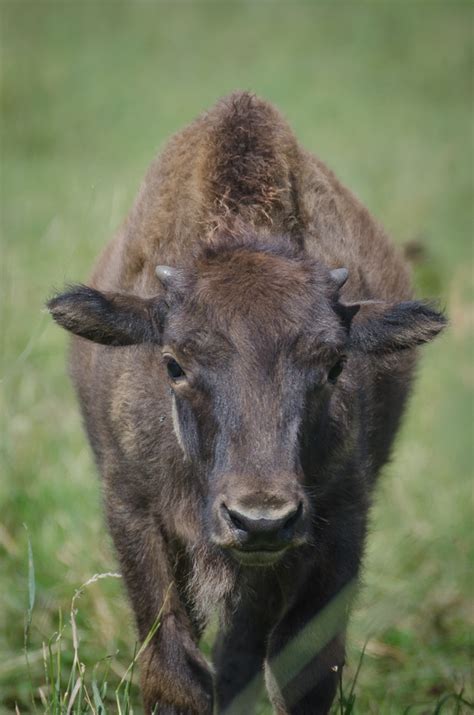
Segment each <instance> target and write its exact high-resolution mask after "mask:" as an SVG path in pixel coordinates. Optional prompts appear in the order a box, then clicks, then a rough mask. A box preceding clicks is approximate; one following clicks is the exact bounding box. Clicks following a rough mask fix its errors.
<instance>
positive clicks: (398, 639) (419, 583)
mask: <svg viewBox="0 0 474 715" xmlns="http://www.w3.org/2000/svg"><path fill="white" fill-rule="evenodd" d="M0 15H1V17H0V19H1V53H2V57H1V59H2V73H3V77H2V79H3V83H2V88H3V92H2V121H1V126H0V131H1V151H2V157H1V158H2V168H1V172H2V173H1V229H2V247H1V262H0V291H1V293H0V295H1V307H0V324H1V336H0V361H1V365H0V369H1V375H2V382H1V401H2V408H1V423H0V440H1V443H0V455H1V456H0V459H1V464H0V550H1V556H0V558H1V567H0V594H1V596H0V603H1V605H0V703H1V704H0V710H1V712H2V713H3V712H5V713H7V712H12V711H14V708H15V703H16V704H17V705H18V708H19V710H20V712H22V713H23V712H29V711H32V710H33V705H32V694H33V693H34V696H35V703H36V708H37V711H38V712H42V710H43V709H44V706H43V705H42V704H41V696H40V694H39V690H38V688H39V687H42V688H43V691H42V692H43V697H44V698H45V700H46V702H50V703H52V702H53V700H52V698H53V699H54V697H56V696H55V695H54V687H53V689H52V690H51V689H50V690H49V691H48V689H47V688H46V687H45V683H47V682H48V679H49V681H51V679H52V681H53V684H54V683H57V682H58V677H57V676H58V669H59V672H60V673H61V678H60V681H61V682H60V683H59V684H58V688H59V690H58V691H57V692H62V693H63V694H64V692H65V688H66V687H67V682H68V679H69V678H70V675H71V673H72V672H73V670H74V668H75V669H76V670H75V671H74V672H75V675H76V679H77V674H78V672H79V671H78V668H79V666H78V664H77V661H76V662H75V660H74V653H75V651H74V646H73V638H72V631H71V625H70V622H69V614H70V608H71V599H72V597H73V595H74V593H75V592H76V590H77V588H78V587H79V586H80V584H83V583H85V582H87V581H88V580H89V579H90V578H91V576H92V575H94V574H96V573H104V572H110V571H115V569H116V562H115V559H114V556H113V553H112V549H111V547H110V543H109V539H108V536H107V535H106V532H105V529H104V525H103V521H102V517H101V508H100V488H99V484H98V481H97V479H96V475H95V469H94V466H93V463H92V459H91V456H90V453H89V450H88V447H87V445H86V441H85V438H84V436H83V433H82V431H81V425H80V419H79V416H78V411H77V407H76V404H75V401H74V397H73V394H72V389H71V386H70V384H69V382H68V379H67V375H66V369H65V354H66V349H67V348H66V346H67V340H66V337H65V335H64V334H63V333H62V332H61V331H60V330H58V329H57V328H55V327H54V326H53V325H52V324H51V321H50V320H49V318H48V316H47V315H45V314H44V313H43V312H42V305H43V303H44V301H45V299H46V297H47V296H48V295H49V294H50V293H51V291H52V289H53V287H60V286H61V285H62V284H63V283H64V282H66V281H77V280H86V279H87V275H88V273H89V271H90V267H91V265H92V262H93V260H94V258H95V257H96V256H97V254H98V252H99V251H100V249H101V247H102V246H103V245H104V243H105V242H106V240H107V239H108V238H109V237H110V235H111V234H112V232H113V230H114V229H115V228H116V227H117V225H118V224H119V223H120V221H121V219H122V218H123V217H124V216H125V214H126V212H127V210H128V208H129V206H130V203H131V201H132V199H133V196H134V194H135V193H136V191H137V187H138V185H139V182H140V180H141V178H142V176H143V173H144V171H145V169H146V166H147V164H148V163H149V161H150V160H151V158H152V155H153V154H154V152H155V151H156V150H157V149H158V148H159V147H160V146H162V145H163V142H164V141H165V139H166V137H167V136H169V134H170V133H172V132H173V131H175V130H176V129H178V128H179V127H181V126H183V125H184V124H186V123H187V122H188V121H189V120H190V119H191V118H193V117H194V116H195V115H196V114H197V113H198V112H200V111H201V110H202V109H204V108H206V107H207V106H209V105H210V104H212V103H213V102H214V101H215V99H216V98H217V97H219V96H221V95H223V94H225V93H227V92H229V91H231V90H233V89H235V88H249V89H251V90H254V91H256V92H257V93H259V94H261V95H263V96H265V97H267V98H268V99H270V100H272V101H274V102H275V103H276V104H277V105H278V106H279V107H280V108H281V109H282V111H283V112H284V113H285V114H286V116H287V117H288V119H289V120H290V122H291V123H292V125H293V127H294V129H295V131H296V133H297V135H298V136H299V138H300V139H301V141H302V142H303V143H304V144H305V145H306V146H307V147H308V148H310V149H313V150H314V151H316V152H317V153H318V154H319V155H320V156H321V157H322V158H323V159H324V160H326V161H327V162H328V163H329V164H330V165H331V167H332V168H333V169H334V170H335V171H336V173H337V174H338V175H339V176H340V178H341V179H342V180H343V181H344V182H345V183H346V184H348V185H349V186H350V187H351V188H352V189H353V190H354V191H355V192H356V193H357V194H358V195H359V196H360V197H361V198H362V200H363V201H364V202H365V203H366V205H367V206H368V207H369V208H370V209H371V210H372V211H373V213H374V214H375V215H376V216H377V217H378V218H379V219H380V220H382V222H383V223H384V224H385V226H386V227H387V229H388V230H389V232H390V233H391V234H392V235H393V237H394V239H395V240H396V241H398V242H400V243H407V242H409V241H411V242H413V241H417V242H419V243H420V244H421V245H422V246H423V256H422V258H421V259H420V260H419V261H418V262H417V263H416V265H415V278H416V282H417V286H418V290H419V293H420V294H421V295H424V296H439V297H440V298H441V301H442V303H443V304H444V305H445V306H446V308H447V311H448V314H449V317H450V321H451V322H450V327H449V329H448V331H446V334H445V335H444V336H443V337H442V338H441V339H439V340H437V341H436V342H435V343H434V344H433V345H432V346H429V347H428V348H426V349H425V350H424V354H423V362H422V367H421V369H420V374H419V380H418V383H417V386H416V391H415V394H414V397H413V399H412V402H411V406H410V409H409V412H408V414H407V418H406V420H405V422H404V426H403V429H402V432H401V434H400V438H399V440H398V443H397V448H396V450H395V454H394V460H393V463H392V465H391V466H390V467H389V468H388V469H387V470H386V473H385V475H384V477H383V479H382V481H381V484H380V488H379V490H378V497H377V502H376V504H375V508H374V512H373V519H372V533H371V536H370V539H369V545H368V553H367V559H366V561H365V568H364V586H363V588H362V589H361V592H360V595H359V597H358V601H357V607H356V609H355V611H354V617H353V620H352V627H351V633H350V646H349V665H348V668H347V669H346V674H345V682H344V693H345V694H346V695H345V696H344V697H345V698H346V699H347V698H348V697H349V695H348V694H350V690H351V683H352V682H353V679H354V676H355V671H356V668H357V664H358V662H359V656H360V652H361V650H362V648H363V646H364V643H366V642H367V645H366V652H365V656H364V659H363V663H362V667H361V669H360V672H359V674H358V678H357V683H356V685H355V689H354V693H353V694H354V695H355V704H354V706H353V710H352V712H353V713H355V715H365V714H366V713H368V714H369V715H372V714H374V715H375V714H378V713H382V714H383V715H398V714H399V713H404V712H407V708H409V707H411V709H410V710H409V711H408V712H409V713H411V714H415V715H420V714H421V713H435V712H442V713H455V712H467V710H468V709H469V706H468V705H466V704H465V703H464V704H463V703H461V702H456V699H455V696H454V694H456V693H458V694H459V693H460V692H461V691H462V692H463V693H464V694H463V698H464V699H465V700H466V701H470V700H472V699H473V683H472V670H471V669H472V653H471V648H472V642H471V639H470V636H469V629H470V628H472V620H473V619H472V610H470V607H471V603H472V593H473V582H472V577H471V575H470V565H471V564H472V563H473V539H472V534H471V532H472V465H473V453H472V435H471V429H470V428H471V425H472V385H473V381H474V380H473V377H474V376H473V372H472V358H473V350H472V326H473V318H472V315H473V312H472V297H473V291H472V281H471V270H472V269H471V268H470V261H471V259H472V251H471V246H472V244H471V241H472V226H473V214H472V206H471V197H472V135H471V127H470V124H471V120H472V88H471V79H472V71H471V64H470V60H471V58H472V22H473V7H472V5H471V4H469V3H461V2H450V3H446V4H443V3H438V2H431V1H429V0H425V1H424V2H423V1H416V0H414V1H413V2H408V1H407V2H404V1H403V0H399V1H395V2H391V3H389V2H384V1H383V0H380V1H379V2H366V3H364V2H339V1H338V0H335V1H334V2H332V3H331V2H322V3H317V2H310V1H309V0H308V1H307V2H301V3H300V2H292V3H289V2H287V3H283V2H271V1H269V2H263V1H262V2H246V3H232V2H215V3H207V2H193V3H190V2H175V3H171V2H170V3H163V4H158V3H152V2H138V1H137V2H129V3H122V2H116V1H114V0H108V1H103V2H92V1H91V0H87V1H85V2H75V3H74V2H68V1H64V2H60V1H58V2H54V3H52V2H48V1H45V0H37V1H36V2H28V1H27V0H22V1H20V0H18V1H17V2H5V0H3V2H2V3H1V5H0ZM23 524H26V525H27V527H28V533H29V536H30V540H31V544H32V552H33V557H34V566H35V577H34V583H35V593H34V607H33V609H32V611H31V614H30V615H31V624H30V625H29V626H28V628H27V631H28V653H29V658H28V660H29V672H28V669H27V667H26V663H25V656H24V637H25V618H26V619H27V622H28V620H29V616H28V613H29V606H31V599H32V598H33V593H32V590H31V589H32V583H33V581H32V578H31V570H30V572H29V569H28V539H27V532H26V531H25V528H24V526H23ZM29 573H30V578H29ZM29 591H30V595H28V594H29ZM29 598H30V601H29ZM77 604H78V609H77V614H76V615H75V623H76V630H77V634H78V637H79V639H80V651H79V652H80V662H82V663H83V664H84V666H85V678H86V680H87V683H88V688H89V691H90V693H91V696H90V697H91V701H92V702H93V703H94V702H95V701H94V700H93V697H94V694H93V689H92V682H93V679H94V678H95V679H96V684H97V687H98V688H99V694H100V693H101V692H103V690H102V691H101V690H100V688H103V679H104V674H105V673H106V672H107V673H108V674H107V676H106V680H107V683H108V686H107V696H104V697H107V698H109V700H110V702H112V703H115V706H114V707H116V700H115V689H116V688H117V686H118V684H119V682H120V680H121V679H122V678H123V676H124V674H125V672H126V670H127V668H128V666H129V664H130V663H131V662H132V661H133V658H134V648H135V635H134V630H133V626H132V621H131V615H130V612H129V609H128V606H127V604H126V601H125V598H124V595H123V590H122V584H121V582H120V580H118V579H113V578H108V579H99V580H97V581H95V582H92V583H91V584H90V585H89V586H88V587H87V588H86V589H85V590H84V592H83V594H82V595H81V598H80V600H79V601H78V602H77ZM59 614H62V616H60V615H59ZM53 634H56V635H53ZM43 643H45V644H46V663H47V665H48V668H49V670H48V672H47V673H45V670H44V653H43ZM48 643H51V653H52V655H51V657H50V656H49V651H48ZM59 646H60V650H58V648H59ZM104 658H105V659H106V660H103V659H104ZM51 659H52V662H53V664H54V667H53V666H52V665H51ZM97 663H99V665H98V666H96V664H97ZM55 668H56V670H55ZM94 668H95V670H94ZM48 673H49V675H48ZM61 679H62V680H61ZM135 679H136V678H135ZM57 697H58V698H59V695H58V696H57ZM127 697H128V696H127ZM58 702H59V701H58V700H57V701H56V705H57V703H58ZM83 702H85V701H83ZM123 702H124V703H125V700H124V701H123ZM128 703H129V704H130V703H131V704H132V705H133V707H134V711H135V712H136V713H138V712H140V705H139V699H138V694H137V690H136V688H134V687H132V688H131V690H130V696H129V697H128ZM76 706H77V703H76ZM87 707H89V706H88V705H87V704H86V708H87ZM123 707H125V705H123ZM351 707H352V706H351ZM437 708H438V710H437ZM50 712H59V710H57V709H56V710H54V709H50ZM339 712H340V710H339ZM348 712H350V711H348Z"/></svg>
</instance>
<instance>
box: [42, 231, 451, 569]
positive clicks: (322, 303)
mask: <svg viewBox="0 0 474 715" xmlns="http://www.w3.org/2000/svg"><path fill="white" fill-rule="evenodd" d="M156 275H157V277H158V281H157V289H156V290H157V296H156V297H152V298H142V297H138V296H136V295H125V294H121V293H105V292H99V291H98V290H95V289H92V288H88V287H85V286H78V287H73V288H71V289H70V290H68V291H67V292H65V293H63V294H62V295H59V296H57V297H55V298H53V299H52V300H51V301H50V302H49V304H48V307H49V309H50V311H51V313H52V315H53V317H54V319H55V320H56V321H57V322H58V323H59V324H60V325H62V326H63V327H65V328H66V329H67V330H70V331H71V332H73V333H75V334H76V335H79V336H81V337H83V338H86V339H88V340H92V341H94V342H96V343H101V344H104V345H116V346H125V345H136V344H141V343H153V344H155V345H156V346H157V369H159V370H162V371H163V373H164V375H166V380H167V381H168V383H169V387H170V391H171V409H172V415H173V425H174V430H175V433H176V437H177V440H178V442H179V445H180V447H181V449H182V451H183V455H184V458H185V459H187V460H189V461H191V462H194V463H195V464H196V465H197V466H198V467H199V469H200V471H201V473H202V472H203V465H205V469H204V473H205V475H206V490H207V494H208V499H207V522H208V524H209V529H210V534H211V538H212V540H213V542H214V543H215V544H218V545H220V546H222V547H223V548H225V549H228V550H230V551H231V552H232V553H233V555H234V556H235V557H236V558H237V559H238V560H239V561H240V562H242V563H244V564H248V565H256V564H270V563H273V562H274V561H275V560H277V559H278V558H279V557H280V556H281V554H283V553H284V552H285V551H286V550H287V549H289V548H290V547H292V546H295V545H298V544H301V543H304V541H305V540H306V539H307V538H308V535H309V534H310V521H311V515H310V507H309V500H308V496H307V495H308V494H309V493H311V490H313V489H314V488H315V485H316V487H317V485H318V484H319V482H320V481H321V479H322V473H323V471H324V469H325V470H326V477H325V479H330V474H331V466H330V465H329V466H328V464H329V462H328V455H331V460H330V463H331V464H332V465H334V462H335V460H336V461H337V460H339V461H340V463H341V464H342V463H344V460H346V462H347V464H346V469H350V454H348V452H347V445H348V444H352V443H353V441H354V429H356V427H355V426H354V425H355V423H356V422H357V418H356V417H353V412H354V405H355V404H356V403H357V399H358V395H359V394H360V391H361V390H364V389H366V388H367V380H369V381H370V369H368V366H370V365H374V364H377V365H382V364H384V365H388V366H389V365H390V360H388V361H387V359H386V357H387V356H389V355H394V354H396V353H399V351H405V350H409V349H411V348H414V347H415V346H417V345H419V344H421V343H424V342H427V341H429V340H431V339H432V338H433V337H434V336H435V335H436V334H437V333H438V332H439V331H440V330H441V329H442V327H443V324H444V318H443V317H442V315H440V314H439V313H438V312H436V311H435V310H434V309H433V308H432V307H430V306H429V305H427V304H425V303H422V302H419V301H407V302H401V303H386V302H381V301H364V302H357V303H350V304H348V303H345V302H343V301H342V300H341V299H340V289H341V287H342V285H343V284H344V283H345V280H346V278H347V271H345V269H336V270H333V271H330V270H329V269H328V268H327V267H326V266H325V265H323V264H322V263H321V262H318V261H316V260H314V259H312V258H310V257H309V256H308V255H306V254H304V253H302V252H296V251H295V250H294V249H292V248H290V247H289V241H284V240H281V241H274V242H272V243H271V245H269V244H268V243H267V244H259V243H258V242H257V241H250V242H249V241H246V242H241V243H238V242H229V241H227V242H226V241H222V242H221V243H217V244H216V245H214V246H213V247H207V248H206V249H204V250H203V251H202V252H201V253H200V254H199V255H198V256H197V257H196V258H195V260H193V262H192V263H191V264H190V265H189V266H187V267H186V266H185V267H177V268H175V267H173V268H172V267H168V266H159V267H158V268H157V269H156ZM386 369H390V368H389V367H388V368H386ZM372 372H373V371H372ZM368 373H369V376H368ZM351 416H352V417H351ZM347 460H349V462H348V461H347ZM333 471H334V470H333ZM328 475H329V476H328Z"/></svg>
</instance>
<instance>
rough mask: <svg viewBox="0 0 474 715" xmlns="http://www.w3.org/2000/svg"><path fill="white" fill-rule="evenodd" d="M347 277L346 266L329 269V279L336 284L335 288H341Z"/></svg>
mask: <svg viewBox="0 0 474 715" xmlns="http://www.w3.org/2000/svg"><path fill="white" fill-rule="evenodd" d="M348 277H349V271H348V270H347V268H335V269H334V270H333V271H331V279H332V281H333V283H335V284H336V288H337V290H339V289H340V288H342V286H343V285H344V283H345V282H346V281H347V279H348Z"/></svg>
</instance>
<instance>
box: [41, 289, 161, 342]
mask: <svg viewBox="0 0 474 715" xmlns="http://www.w3.org/2000/svg"><path fill="white" fill-rule="evenodd" d="M159 305H160V304H159V303H158V302H157V301H155V300H154V299H145V298H139V297H138V296H134V295H125V294H123V293H101V292H99V291H98V290H95V289H94V288H88V287H87V286H84V285H78V286H71V287H70V288H69V289H68V290H67V291H66V292H65V293H61V294H59V295H57V296H55V297H54V298H52V299H51V300H50V301H49V302H48V303H47V308H48V310H49V311H50V313H51V315H52V316H53V318H54V320H55V321H56V322H57V323H58V324H59V325H61V326H62V327H63V328H65V329H66V330H69V331H70V332H71V333H74V334H75V335H79V336H80V337H81V338H87V339H88V340H92V341H93V342H95V343H100V344H101V345H137V344H139V343H147V342H155V343H156V342H159V336H160V320H159V316H160V311H159Z"/></svg>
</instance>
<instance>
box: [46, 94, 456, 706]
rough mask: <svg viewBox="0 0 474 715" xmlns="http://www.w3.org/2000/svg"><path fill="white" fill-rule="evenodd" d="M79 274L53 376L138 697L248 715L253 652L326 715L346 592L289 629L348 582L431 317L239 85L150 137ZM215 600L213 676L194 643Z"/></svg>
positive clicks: (374, 236)
mask: <svg viewBox="0 0 474 715" xmlns="http://www.w3.org/2000/svg"><path fill="white" fill-rule="evenodd" d="M90 285H91V287H85V286H76V287H72V288H70V289H69V290H68V291H67V292H66V293H64V294H62V295H59V296H57V297H55V298H54V299H53V300H51V301H50V303H49V309H50V311H51V313H52V315H53V317H54V319H55V320H56V321H57V322H58V323H59V324H60V325H62V326H63V327H65V328H66V329H68V330H70V331H71V332H73V333H75V335H76V336H79V337H75V338H74V340H73V345H72V353H71V371H72V377H73V380H74V383H75V386H76V389H77V392H78V396H79V400H80V403H81V407H82V411H83V415H84V420H85V424H86V429H87V432H88V435H89V439H90V442H91V445H92V447H93V450H94V453H95V456H96V459H97V464H98V467H99V470H100V472H101V474H102V477H103V482H104V494H105V506H106V511H107V517H108V523H109V527H110V531H111V533H112V536H113V539H114V543H115V546H116V549H117V553H118V556H119V559H120V563H121V567H122V571H123V576H124V578H125V582H126V584H127V588H128V592H129V596H130V599H131V602H132V605H133V608H134V611H135V615H136V620H137V625H138V631H139V634H140V637H141V638H142V639H144V638H145V637H146V636H147V634H148V632H149V631H150V628H151V627H152V625H153V623H154V622H155V619H156V618H157V615H158V614H160V627H159V629H158V631H157V633H156V635H155V636H154V637H153V638H152V640H151V642H150V644H149V645H148V647H147V648H146V651H145V654H144V657H143V659H142V664H141V680H142V691H143V697H144V700H145V706H146V711H147V712H148V713H150V712H152V711H154V712H158V713H164V714H168V715H172V714H174V715H177V714H178V713H187V714H203V713H207V714H209V713H211V712H213V708H214V707H217V709H218V711H219V712H223V711H224V710H225V709H226V708H227V707H229V708H230V709H231V710H232V703H233V702H234V710H233V711H234V712H238V713H241V712H246V711H249V712H251V710H252V705H251V703H250V702H249V699H250V701H251V699H252V697H253V695H254V693H255V692H256V689H255V688H253V687H252V683H253V684H255V683H256V682H258V675H259V674H260V673H262V671H263V669H264V665H265V670H266V682H267V687H268V690H269V694H270V698H271V700H272V702H273V704H274V707H275V709H276V711H277V712H278V713H280V714H283V713H292V714H297V713H298V714H303V713H308V714H309V713H311V715H315V714H317V713H327V712H328V710H329V708H330V706H331V703H332V701H333V699H334V695H335V692H336V686H337V682H338V677H339V672H338V671H339V670H340V668H341V666H342V665H343V662H344V631H345V626H346V620H347V608H346V605H347V603H346V602H344V603H343V606H342V607H341V608H342V610H341V609H340V612H338V613H336V618H334V616H332V620H331V624H332V625H331V626H330V627H328V628H329V630H328V629H327V628H326V630H327V632H325V635H324V637H320V638H319V639H318V638H316V637H314V638H313V639H309V645H308V643H306V645H305V648H304V649H301V648H299V647H298V648H297V647H295V645H294V644H295V642H297V643H298V642H299V641H295V640H294V639H295V637H296V638H297V639H298V638H299V637H301V636H302V633H303V629H304V628H305V626H306V625H308V624H309V626H311V628H312V630H311V631H310V632H311V633H312V634H313V635H314V632H315V631H314V624H315V623H316V624H317V623H318V614H320V615H321V618H322V619H323V620H324V619H325V621H324V622H325V623H326V626H327V621H328V619H327V618H326V615H327V613H328V608H331V605H334V604H337V603H338V595H340V594H342V593H345V592H346V591H345V590H344V589H347V587H348V584H351V583H353V582H354V580H355V579H356V578H357V574H358V571H359V565H360V561H361V557H362V552H363V547H364V539H365V533H366V525H367V514H368V509H369V505H370V499H371V494H372V490H373V486H374V483H375V480H376V477H377V475H378V473H379V471H380V468H381V467H382V465H383V464H384V463H385V462H386V461H387V459H388V457H389V451H390V446H391V444H392V441H393V438H394V435H395V432H396V429H397V427H398V424H399V421H400V417H401V414H402V411H403V407H404V405H405V402H406V399H407V395H408V392H409V389H410V384H411V379H412V375H413V369H414V365H415V360H416V351H414V348H415V347H416V346H417V345H420V344H421V343H425V342H427V341H429V340H431V339H432V338H434V336H435V335H437V333H439V331H440V330H441V329H442V327H443V325H444V323H445V320H444V318H443V317H442V315H440V314H439V313H438V312H436V311H435V310H434V309H433V308H432V307H430V306H429V305H426V304H424V303H422V302H419V301H414V300H412V292H411V287H410V280H409V276H408V272H407V268H406V265H405V262H404V260H403V259H402V257H401V256H400V255H399V253H398V251H397V250H396V249H395V248H394V246H393V245H392V244H391V243H390V241H389V240H388V238H387V237H386V235H385V234H384V232H383V230H382V228H381V227H380V226H379V225H378V224H377V223H376V222H375V221H374V219H373V218H372V217H371V216H370V215H369V213H368V212H367V210H366V209H365V208H364V207H363V206H361V204H360V203H359V202H358V200H357V199H356V198H355V197H354V196H353V195H352V194H351V193H350V192H349V191H348V190H347V189H345V188H344V187H343V186H341V184H340V183H339V182H338V180H337V179H336V177H335V176H334V175H333V174H332V173H331V171H329V169H327V168H326V167H325V166H324V165H323V164H322V163H321V162H320V161H319V160H318V159H316V158H315V157H314V156H312V155H311V154H309V153H308V152H306V151H305V150H304V149H302V148H301V147H300V146H299V145H298V143H297V141H296V139H295V137H294V135H293V134H292V132H291V130H290V128H289V127H288V125H287V124H286V122H285V121H284V120H283V118H282V117H281V116H280V114H279V113H278V112H277V111H276V110H275V109H274V108H273V107H272V106H271V105H270V104H268V103H266V102H264V101H262V100H260V99H258V98H256V97H254V96H252V95H250V94H247V93H235V94H233V95H231V96H229V97H227V98H225V99H223V100H221V101H220V102H218V103H217V104H216V105H215V106H214V107H213V108H212V109H211V110H210V111H209V112H207V113H205V114H203V115H202V116H201V117H200V118H198V119H197V120H196V121H195V122H193V123H192V124H191V125H190V126H189V127H187V128H186V129H184V130H183V131H181V132H180V133H178V134H177V135H176V136H175V137H173V138H172V139H171V140H170V141H169V143H168V145H167V147H166V148H165V150H164V151H163V153H162V155H161V156H160V157H158V159H156V160H155V162H154V163H153V164H152V166H151V168H150V170H149V172H148V174H147V176H146V178H145V181H144V184H143V186H142V188H141V190H140V192H139V195H138V198H137V200H136V203H135V205H134V207H133V209H132V211H131V213H130V216H129V217H128V219H127V221H126V222H125V224H124V226H123V228H122V229H121V230H120V231H119V233H118V235H117V236H116V237H115V239H114V240H113V241H112V242H111V243H110V244H109V245H108V246H107V248H106V249H105V251H104V253H103V254H102V257H101V258H100V260H99V262H98V264H97V266H96V269H95V271H94V273H93V276H92V279H91V284H90ZM215 609H218V611H219V613H220V617H221V632H220V633H219V635H218V637H217V642H216V645H215V652H214V667H215V675H214V674H212V673H211V670H210V668H209V666H208V664H207V663H206V661H205V659H204V658H203V656H202V655H201V653H200V651H199V649H198V641H199V637H200V635H201V633H202V630H203V627H204V626H205V624H206V623H207V621H208V618H209V615H210V613H212V612H213V611H214V610H215ZM326 626H324V627H326ZM320 630H321V629H320ZM308 632H309V631H308ZM307 640H308V639H307ZM292 644H293V645H292ZM308 648H309V650H308ZM279 654H280V655H279ZM288 654H292V658H293V660H292V661H291V667H288V665H286V666H284V667H283V666H282V665H281V664H282V663H283V664H284V663H287V661H285V657H286V655H288ZM294 658H296V661H294ZM298 658H299V661H298ZM279 664H280V665H279ZM242 693H243V695H242ZM239 694H240V697H241V698H244V696H245V697H246V699H245V698H244V700H245V708H244V706H243V705H240V706H239V707H238V708H237V710H235V703H236V702H240V703H242V702H244V700H240V701H239V700H235V699H236V698H237V697H238V696H239ZM247 696H248V697H247ZM216 703H217V704H216ZM239 708H240V709H239ZM229 712H230V710H229Z"/></svg>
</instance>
